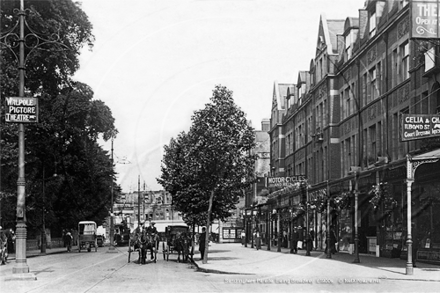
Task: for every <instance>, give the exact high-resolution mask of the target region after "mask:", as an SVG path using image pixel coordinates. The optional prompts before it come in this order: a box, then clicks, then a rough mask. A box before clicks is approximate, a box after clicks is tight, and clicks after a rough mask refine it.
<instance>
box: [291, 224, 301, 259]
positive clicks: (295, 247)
mask: <svg viewBox="0 0 440 293" xmlns="http://www.w3.org/2000/svg"><path fill="white" fill-rule="evenodd" d="M298 240H299V233H298V229H297V227H294V228H293V233H292V248H291V249H290V253H294V254H297V253H298Z"/></svg>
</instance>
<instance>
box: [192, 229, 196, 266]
mask: <svg viewBox="0 0 440 293" xmlns="http://www.w3.org/2000/svg"><path fill="white" fill-rule="evenodd" d="M195 234H196V224H195V223H194V222H193V224H192V236H191V262H193V261H194V245H195V244H196V241H195V237H194V236H195Z"/></svg>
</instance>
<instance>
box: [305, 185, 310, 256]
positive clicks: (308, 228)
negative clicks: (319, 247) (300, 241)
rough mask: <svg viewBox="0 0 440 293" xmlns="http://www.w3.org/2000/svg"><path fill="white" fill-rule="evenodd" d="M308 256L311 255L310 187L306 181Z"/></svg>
mask: <svg viewBox="0 0 440 293" xmlns="http://www.w3.org/2000/svg"><path fill="white" fill-rule="evenodd" d="M306 221H307V222H306V256H310V241H311V239H310V225H309V221H310V220H309V188H308V184H307V182H306Z"/></svg>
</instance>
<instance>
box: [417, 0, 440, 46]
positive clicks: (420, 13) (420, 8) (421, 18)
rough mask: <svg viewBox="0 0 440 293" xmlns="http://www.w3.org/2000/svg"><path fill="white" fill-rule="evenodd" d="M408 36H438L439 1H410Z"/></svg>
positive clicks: (426, 37)
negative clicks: (409, 29)
mask: <svg viewBox="0 0 440 293" xmlns="http://www.w3.org/2000/svg"><path fill="white" fill-rule="evenodd" d="M410 33H411V35H410V38H421V39H433V38H439V37H440V36H439V1H438V0H413V1H411V31H410Z"/></svg>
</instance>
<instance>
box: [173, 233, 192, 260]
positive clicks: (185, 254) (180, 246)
mask: <svg viewBox="0 0 440 293" xmlns="http://www.w3.org/2000/svg"><path fill="white" fill-rule="evenodd" d="M190 247H191V238H190V237H189V236H188V235H186V233H182V234H180V235H176V239H175V240H174V250H175V251H177V262H180V254H181V253H182V261H183V262H187V261H188V259H189V254H190V253H189V248H190Z"/></svg>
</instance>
